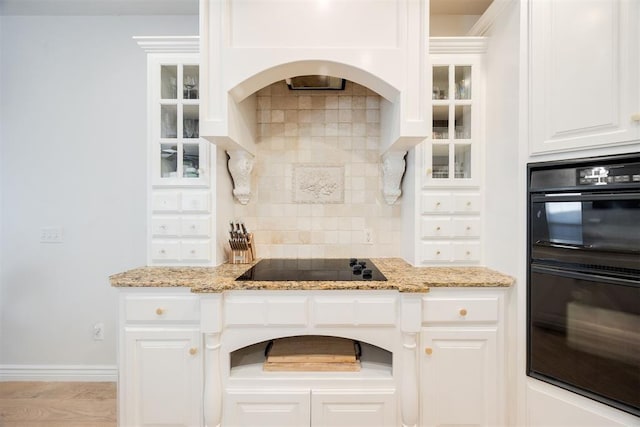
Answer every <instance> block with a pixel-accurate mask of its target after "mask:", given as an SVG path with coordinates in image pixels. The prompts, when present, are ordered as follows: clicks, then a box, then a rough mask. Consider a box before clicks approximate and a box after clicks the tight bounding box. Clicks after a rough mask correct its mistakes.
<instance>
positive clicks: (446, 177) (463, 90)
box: [425, 55, 481, 185]
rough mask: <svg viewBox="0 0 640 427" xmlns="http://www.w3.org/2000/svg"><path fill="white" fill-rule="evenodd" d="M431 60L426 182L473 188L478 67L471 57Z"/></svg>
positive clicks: (475, 178)
mask: <svg viewBox="0 0 640 427" xmlns="http://www.w3.org/2000/svg"><path fill="white" fill-rule="evenodd" d="M431 59H432V64H433V65H432V69H431V70H432V96H431V105H432V107H431V108H432V110H431V113H432V126H433V127H432V134H431V140H430V141H429V144H427V145H428V148H427V149H426V150H425V174H426V179H427V182H429V183H430V184H435V185H439V184H441V185H477V184H478V182H479V179H478V178H479V177H478V174H479V171H478V168H477V166H476V165H477V164H478V158H477V157H478V154H477V153H478V152H479V151H478V145H479V144H480V143H481V142H480V141H481V135H480V131H481V126H480V123H479V122H480V116H479V110H480V108H479V99H480V97H481V93H480V92H481V90H480V84H479V80H478V71H477V69H478V68H479V63H478V60H477V59H475V58H472V57H468V58H456V57H455V56H454V55H439V56H434V57H432V58H431Z"/></svg>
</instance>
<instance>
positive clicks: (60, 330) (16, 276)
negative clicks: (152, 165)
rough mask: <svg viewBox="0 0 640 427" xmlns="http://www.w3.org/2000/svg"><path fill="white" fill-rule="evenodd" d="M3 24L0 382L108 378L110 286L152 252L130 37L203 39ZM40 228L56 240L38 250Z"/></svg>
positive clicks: (161, 27)
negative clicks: (53, 374) (12, 376)
mask: <svg viewBox="0 0 640 427" xmlns="http://www.w3.org/2000/svg"><path fill="white" fill-rule="evenodd" d="M0 24H1V27H0V29H1V31H0V41H1V49H0V52H1V55H2V57H1V60H2V62H1V64H2V66H1V67H0V76H1V85H0V93H1V94H2V98H1V102H0V119H1V123H2V129H1V132H0V142H1V145H0V183H1V184H2V186H1V187H0V206H1V207H2V210H1V215H0V221H1V222H0V225H1V227H0V233H1V236H2V239H1V243H0V251H1V254H2V257H1V258H0V315H1V316H2V317H1V318H0V339H1V341H0V379H2V378H1V376H2V375H1V374H2V373H3V372H4V373H5V374H6V373H7V372H11V369H12V368H13V365H21V366H28V365H85V366H86V365H106V366H113V365H115V363H116V339H115V335H116V313H117V293H116V291H115V290H114V289H112V288H111V287H110V286H109V282H108V276H109V275H110V274H114V273H117V272H120V271H123V270H126V269H128V268H132V267H137V266H140V265H144V264H145V247H146V245H145V230H146V218H145V201H146V185H145V177H146V171H145V167H146V166H145V165H146V158H145V156H146V136H145V132H146V108H145V106H146V56H145V53H144V52H143V51H142V50H141V49H140V48H139V47H138V46H137V45H136V43H135V42H134V41H133V40H132V39H131V37H132V36H134V35H193V34H197V33H198V19H197V16H179V17H178V16H173V17H172V16H163V17H160V16H103V17H86V16H84V17H83V16H75V17H55V16H50V17H38V16H35V17H19V16H4V17H1V18H0ZM45 226H60V227H62V228H63V233H64V235H63V237H64V242H63V243H62V244H43V243H40V242H39V238H40V234H39V233H40V228H41V227H45ZM95 322H104V324H105V340H104V341H93V339H92V330H93V324H94V323H95ZM3 367H4V371H3ZM5 376H6V375H5Z"/></svg>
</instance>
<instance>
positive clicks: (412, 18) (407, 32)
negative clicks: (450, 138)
mask: <svg viewBox="0 0 640 427" xmlns="http://www.w3.org/2000/svg"><path fill="white" fill-rule="evenodd" d="M274 16H277V17H278V19H271V18H269V17H274ZM428 40H429V7H428V0H372V1H368V2H363V1H361V0H341V1H329V0H260V1H257V0H228V1H220V0H200V55H201V60H200V64H201V65H200V73H201V82H200V93H201V106H200V136H201V137H204V138H206V139H208V140H209V141H211V142H212V143H214V144H216V145H218V146H220V147H222V148H223V149H225V150H226V151H227V153H228V154H229V156H230V162H229V171H230V173H231V174H232V177H233V180H234V185H235V187H236V188H235V189H234V194H236V197H237V198H238V200H240V201H241V203H242V202H243V200H248V199H246V198H245V197H244V196H247V197H248V194H244V196H243V193H247V192H248V191H250V190H248V189H247V188H244V189H243V188H240V187H243V186H245V185H247V186H248V185H249V183H250V179H249V174H250V173H251V169H252V164H253V161H254V156H255V154H256V146H255V144H256V114H255V111H256V101H255V96H252V95H254V94H255V93H256V92H257V91H258V90H260V89H262V88H264V87H266V86H268V85H270V84H272V83H274V82H277V81H281V80H285V81H287V80H290V81H291V82H292V85H293V86H294V87H297V86H298V85H297V84H295V81H296V78H297V77H299V76H330V77H335V78H336V80H337V81H340V82H342V79H346V80H350V81H352V82H355V83H357V84H359V85H361V86H365V87H367V88H369V89H370V90H373V91H375V92H376V93H377V94H379V95H380V96H381V98H382V99H381V102H380V146H379V153H380V156H381V164H382V170H383V181H384V182H383V186H384V188H385V190H384V191H385V198H386V199H387V201H393V200H395V199H396V198H397V196H398V195H399V194H400V190H399V185H400V180H401V178H402V175H403V173H404V155H405V154H406V151H407V150H408V149H410V148H412V147H413V146H415V145H417V144H419V143H420V142H422V141H423V140H424V139H425V138H426V137H427V135H428V131H429V129H430V126H429V117H430V111H429V106H430V105H429V103H428V101H429V98H430V96H429V95H430V94H429V91H428V87H429V84H428V83H429V82H428V75H429V73H428V72H427V71H428V70H427V58H426V56H427V55H428ZM315 79H316V81H314V82H307V83H305V82H303V83H302V88H303V89H310V88H315V89H319V88H328V87H332V86H329V85H328V84H326V83H323V82H321V81H320V79H318V77H315ZM387 193H388V194H387ZM239 196H240V197H239ZM387 196H388V197H387ZM245 203H246V202H245Z"/></svg>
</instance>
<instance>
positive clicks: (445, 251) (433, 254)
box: [422, 242, 451, 263]
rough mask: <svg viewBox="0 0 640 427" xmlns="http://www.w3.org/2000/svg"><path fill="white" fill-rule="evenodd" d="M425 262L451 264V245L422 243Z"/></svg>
mask: <svg viewBox="0 0 640 427" xmlns="http://www.w3.org/2000/svg"><path fill="white" fill-rule="evenodd" d="M422 261H423V262H427V263H429V262H450V261H451V243H449V242H423V243H422Z"/></svg>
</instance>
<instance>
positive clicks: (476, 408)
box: [420, 288, 506, 427]
mask: <svg viewBox="0 0 640 427" xmlns="http://www.w3.org/2000/svg"><path fill="white" fill-rule="evenodd" d="M503 292H504V291H494V290H491V289H478V290H475V291H474V290H466V291H464V292H460V289H447V288H437V289H433V290H432V291H431V292H429V294H428V295H427V296H425V297H423V303H422V308H423V318H422V321H423V329H422V334H421V344H422V351H423V353H422V356H421V358H422V360H421V369H422V370H421V374H420V381H421V390H422V394H421V411H422V424H421V425H422V426H423V427H436V426H451V425H465V426H485V427H490V426H497V425H505V419H506V418H505V417H506V414H505V406H504V397H505V388H506V379H505V378H506V372H505V367H504V361H505V355H504V352H505V347H504V319H503V318H504V298H505V296H504V294H503Z"/></svg>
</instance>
